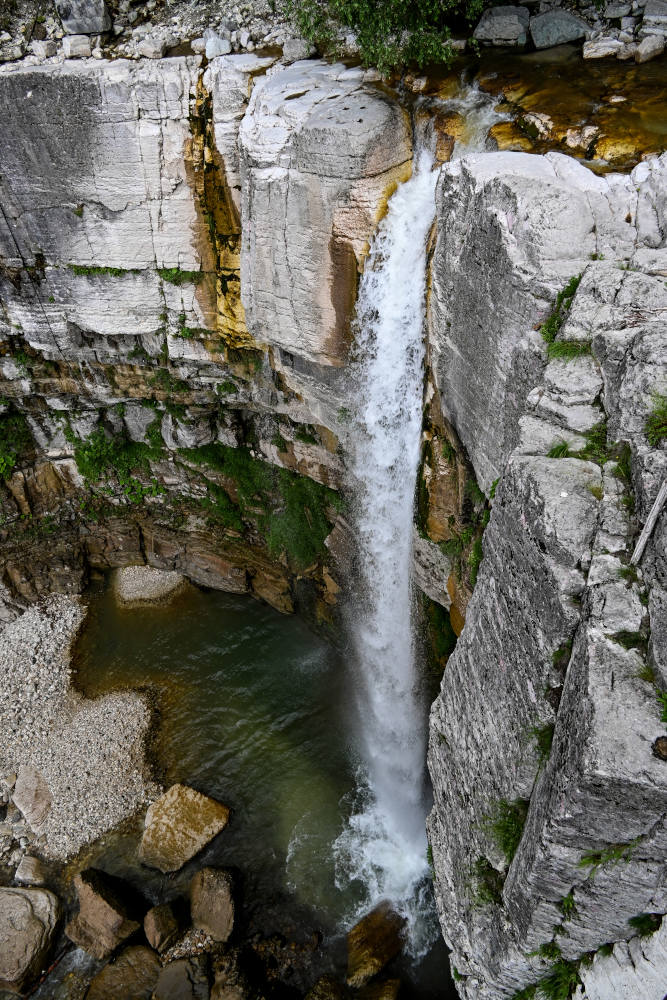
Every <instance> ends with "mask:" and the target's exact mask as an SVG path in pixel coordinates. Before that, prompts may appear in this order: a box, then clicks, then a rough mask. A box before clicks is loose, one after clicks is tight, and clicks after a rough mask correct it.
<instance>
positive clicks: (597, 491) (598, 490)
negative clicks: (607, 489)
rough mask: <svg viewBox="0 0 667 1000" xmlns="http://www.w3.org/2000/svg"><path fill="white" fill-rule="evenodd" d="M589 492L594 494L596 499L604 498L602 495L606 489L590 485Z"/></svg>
mask: <svg viewBox="0 0 667 1000" xmlns="http://www.w3.org/2000/svg"><path fill="white" fill-rule="evenodd" d="M588 492H589V493H590V494H592V496H594V497H595V499H596V500H602V497H603V496H604V490H603V489H602V487H601V486H591V485H589V486H588Z"/></svg>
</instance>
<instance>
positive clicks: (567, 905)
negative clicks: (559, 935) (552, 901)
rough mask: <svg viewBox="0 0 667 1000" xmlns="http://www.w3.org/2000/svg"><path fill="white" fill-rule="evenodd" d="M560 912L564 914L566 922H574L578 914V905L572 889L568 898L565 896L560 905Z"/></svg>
mask: <svg viewBox="0 0 667 1000" xmlns="http://www.w3.org/2000/svg"><path fill="white" fill-rule="evenodd" d="M558 905H559V907H560V912H561V913H562V914H563V919H564V920H572V917H574V916H575V915H576V913H577V905H576V903H575V901H574V891H573V890H572V889H570V891H569V892H568V894H567V896H563V898H562V899H561V901H560V903H559V904H558Z"/></svg>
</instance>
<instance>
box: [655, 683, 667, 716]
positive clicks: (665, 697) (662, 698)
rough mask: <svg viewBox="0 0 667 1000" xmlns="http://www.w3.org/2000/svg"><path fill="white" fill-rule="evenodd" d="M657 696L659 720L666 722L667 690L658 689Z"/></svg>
mask: <svg viewBox="0 0 667 1000" xmlns="http://www.w3.org/2000/svg"><path fill="white" fill-rule="evenodd" d="M657 698H658V704H659V706H660V721H661V722H667V691H658V692H657Z"/></svg>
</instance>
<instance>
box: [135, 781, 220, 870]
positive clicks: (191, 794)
mask: <svg viewBox="0 0 667 1000" xmlns="http://www.w3.org/2000/svg"><path fill="white" fill-rule="evenodd" d="M228 821H229V809H228V808H227V806H225V805H223V804H222V802H217V801H216V800H215V799H211V798H209V797H208V796H207V795H202V794H201V792H197V791H196V790H195V789H194V788H189V787H188V786H187V785H172V786H171V788H170V789H168V791H166V792H165V793H164V795H161V796H160V798H159V799H158V800H157V801H156V802H154V803H153V804H152V805H151V806H150V807H149V809H148V811H147V813H146V819H145V821H144V834H143V837H142V838H141V844H140V845H139V860H140V861H141V862H142V863H143V864H145V865H148V867H149V868H159V870H160V871H162V872H175V871H178V869H179V868H182V867H183V865H184V864H186V862H188V861H190V859H191V858H194V856H195V854H198V853H199V851H201V850H202V849H203V848H204V847H206V845H207V844H208V843H209V842H210V841H211V840H213V838H214V837H216V836H217V835H218V834H219V833H220V832H221V831H222V830H224V828H225V827H226V826H227V823H228Z"/></svg>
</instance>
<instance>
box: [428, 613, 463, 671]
mask: <svg viewBox="0 0 667 1000" xmlns="http://www.w3.org/2000/svg"><path fill="white" fill-rule="evenodd" d="M423 605H424V620H425V624H426V628H427V631H428V638H429V643H428V648H429V651H430V653H431V655H432V657H433V659H434V660H435V663H434V664H433V669H434V672H435V673H437V674H438V679H439V677H440V676H441V674H442V670H443V668H444V666H445V664H446V662H447V660H448V658H449V657H450V656H451V654H452V653H453V652H454V648H455V647H456V633H455V632H454V629H453V628H452V623H451V621H450V618H449V614H448V612H447V611H445V609H444V608H443V607H442V605H441V604H437V603H436V602H435V601H432V600H431V599H430V598H429V597H426V596H425V595H424V599H423Z"/></svg>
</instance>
